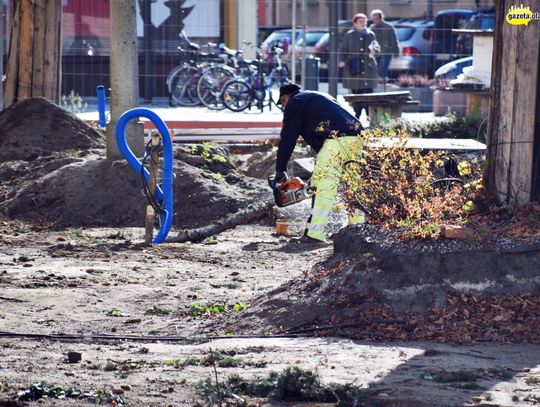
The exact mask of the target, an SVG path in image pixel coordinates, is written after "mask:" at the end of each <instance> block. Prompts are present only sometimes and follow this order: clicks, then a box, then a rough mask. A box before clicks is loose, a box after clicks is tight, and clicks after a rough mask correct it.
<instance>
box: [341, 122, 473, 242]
mask: <svg viewBox="0 0 540 407" xmlns="http://www.w3.org/2000/svg"><path fill="white" fill-rule="evenodd" d="M389 137H390V138H389ZM362 139H363V142H364V148H363V150H362V151H357V152H354V153H353V157H357V158H355V159H354V160H348V161H345V162H343V163H342V167H343V168H344V171H343V174H342V177H341V181H342V193H343V197H344V200H345V204H346V207H347V209H348V211H349V212H351V213H354V212H356V211H358V209H360V210H362V211H363V212H364V213H366V214H367V215H368V216H367V221H368V223H371V224H377V225H381V226H382V227H384V228H389V229H390V228H392V229H397V230H398V231H399V232H400V233H401V234H402V236H403V237H411V238H436V237H438V236H439V235H440V231H441V226H442V225H443V224H454V225H456V224H463V223H465V222H466V217H467V216H468V215H469V214H470V212H472V211H473V210H474V204H473V200H474V199H475V197H476V195H477V194H478V193H479V191H481V190H482V182H481V176H482V172H481V165H480V163H479V162H478V161H462V162H459V163H458V162H456V161H455V160H454V157H452V156H448V155H445V154H444V153H440V152H433V151H431V152H427V153H425V152H422V151H420V150H418V149H408V148H406V144H407V140H408V139H409V134H408V133H407V132H406V131H405V130H403V129H397V130H386V131H385V130H383V129H375V130H365V131H363V132H362ZM381 140H387V141H390V142H389V143H388V144H387V145H386V144H385V145H384V148H381V147H380V145H381Z"/></svg>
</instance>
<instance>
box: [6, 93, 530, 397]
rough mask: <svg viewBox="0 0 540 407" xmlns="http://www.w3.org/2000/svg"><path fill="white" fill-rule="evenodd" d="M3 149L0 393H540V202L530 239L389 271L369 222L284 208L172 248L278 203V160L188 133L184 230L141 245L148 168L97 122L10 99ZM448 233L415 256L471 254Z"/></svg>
mask: <svg viewBox="0 0 540 407" xmlns="http://www.w3.org/2000/svg"><path fill="white" fill-rule="evenodd" d="M0 145H1V146H2V148H1V149H0V179H1V180H2V183H1V184H0V198H1V199H0V407H1V406H4V407H5V406H24V405H27V404H28V403H30V404H39V405H44V406H64V405H65V406H85V405H95V404H102V405H130V406H156V407H157V406H180V405H186V406H197V405H199V406H203V405H222V406H225V405H234V406H242V405H250V406H266V405H267V406H322V405H338V406H349V405H350V406H396V407H399V406H411V407H412V406H415V407H418V406H420V407H422V406H426V407H427V406H437V407H438V406H469V405H474V406H484V407H485V406H529V405H534V404H538V403H540V346H538V343H539V339H538V338H539V328H538V322H537V321H538V318H539V315H540V305H539V304H540V301H539V298H538V284H540V281H539V280H538V276H537V271H538V268H537V267H536V266H535V265H537V264H538V261H539V260H538V239H537V237H538V236H537V231H538V230H539V229H538V223H534V222H533V221H536V222H537V221H538V219H540V216H538V211H536V212H535V211H533V210H531V211H529V215H530V216H533V217H534V219H532V218H524V219H525V220H524V221H523V223H522V224H521V229H522V230H523V231H525V232H526V233H528V234H532V235H531V236H533V238H534V239H532V240H530V241H528V242H525V243H520V244H519V245H517V246H508V245H506V246H504V247H502V246H501V247H495V248H489V247H482V248H481V249H482V250H475V251H469V252H467V251H459V252H456V253H457V256H454V260H452V261H454V264H456V263H455V257H458V259H457V260H459V261H461V263H459V264H465V263H464V259H465V258H469V259H471V258H472V259H473V260H474V258H473V257H471V256H473V255H474V256H476V255H477V254H479V253H480V254H482V253H485V252H487V253H488V256H489V257H486V258H487V259H489V261H485V259H484V260H483V261H479V262H478V267H477V268H476V269H473V270H472V271H469V270H470V269H467V270H464V269H461V268H459V267H454V268H451V269H446V270H445V272H444V273H439V272H436V271H435V269H433V270H432V269H431V268H429V267H427V266H426V267H424V266H420V264H421V263H418V264H419V266H418V267H417V268H418V270H415V269H414V264H415V263H414V262H411V260H410V259H409V260H406V261H405V260H403V256H406V255H407V254H409V253H410V252H414V250H413V249H411V248H409V247H407V246H404V245H400V244H389V246H390V250H395V251H396V255H395V256H393V257H394V258H396V259H401V260H403V264H402V266H403V270H397V271H396V270H390V269H385V266H384V264H383V263H384V261H383V260H384V256H379V257H383V258H377V256H378V255H377V252H376V251H375V247H374V246H373V247H372V246H370V245H371V244H372V243H373V240H372V239H375V236H374V235H370V234H369V230H368V229H362V228H357V229H355V228H346V229H343V230H342V231H340V232H338V233H337V234H336V235H335V238H334V244H333V245H328V246H325V247H314V246H303V245H298V244H296V243H293V242H290V241H289V238H288V237H285V236H278V235H276V233H275V222H276V219H277V217H279V216H281V215H283V213H282V214H281V215H280V213H279V212H275V211H273V210H272V211H268V213H265V214H264V215H265V216H261V217H260V219H259V220H258V221H255V222H252V223H249V224H242V225H239V226H237V227H235V228H233V229H229V230H226V231H224V232H222V233H219V234H217V235H215V236H213V237H210V238H206V239H203V240H200V241H195V242H186V243H174V237H175V236H177V235H178V233H179V231H181V230H186V229H195V228H200V227H204V225H207V224H211V223H213V222H219V221H220V220H221V219H223V218H224V217H226V216H227V215H229V214H231V213H234V212H236V211H238V210H239V209H243V208H248V207H249V206H250V205H251V204H252V203H253V202H259V201H261V200H264V199H269V197H271V193H270V191H269V189H268V184H267V183H266V179H265V178H264V177H263V175H264V174H265V173H267V172H268V171H272V165H271V164H270V165H269V164H268V163H273V162H274V160H275V156H272V154H275V152H273V151H272V149H271V148H270V149H268V148H267V147H264V148H266V149H264V148H263V149H262V150H261V151H258V152H256V153H254V152H252V153H250V154H247V155H243V156H234V155H233V154H229V153H228V152H227V151H226V149H223V148H222V147H221V146H220V147H216V148H215V149H212V150H210V151H209V157H210V159H208V157H207V156H203V155H202V154H201V151H205V150H201V149H200V147H196V146H195V147H193V146H176V147H175V157H174V161H175V166H174V173H175V176H176V177H175V183H174V185H175V186H174V195H175V197H174V201H175V210H174V221H173V227H172V230H171V233H170V236H169V237H168V238H167V241H166V242H165V243H163V244H157V245H145V244H144V243H143V242H144V241H143V238H144V228H143V223H144V214H145V210H146V200H145V198H144V197H143V196H142V194H141V182H140V177H138V175H137V174H134V173H133V170H132V169H131V168H129V167H128V166H127V165H126V163H125V162H124V160H118V161H114V162H112V161H109V160H105V159H104V156H105V147H104V146H105V140H104V138H103V135H102V134H100V133H98V132H96V131H95V130H94V129H92V128H90V127H89V126H87V125H86V124H84V123H83V122H81V121H80V120H78V119H77V118H75V117H74V116H70V115H67V114H66V113H65V112H64V111H62V110H61V109H58V108H57V107H56V106H54V105H52V104H50V103H49V102H46V101H45V100H43V99H29V100H27V101H24V102H21V103H20V104H18V105H16V106H14V107H10V108H8V109H6V110H4V111H2V112H0ZM295 154H296V153H295ZM302 154H303V152H298V155H299V156H301V155H302ZM218 155H219V156H220V157H221V158H220V159H218V160H214V159H212V157H217V156H218ZM224 157H225V158H226V160H225V162H223V158H224ZM254 161H255V162H254ZM246 164H250V165H251V166H252V167H254V166H258V168H257V171H256V172H257V173H258V175H259V178H254V177H253V176H249V175H247V174H248V173H249V171H248V170H246V167H245V166H244V165H246ZM240 170H241V171H240ZM304 203H305V204H306V205H303V204H304ZM306 207H307V208H309V202H308V201H304V202H303V203H301V204H298V205H297V206H294V208H296V209H294V210H295V211H296V210H298V211H300V212H299V213H298V214H297V215H299V216H300V219H305V218H306V213H305V212H304V210H305V209H306ZM291 208H293V207H291ZM537 209H538V208H537ZM285 215H291V213H288V214H285ZM295 219H296V218H295ZM531 225H532V228H531ZM366 239H367V240H366ZM535 239H536V240H535ZM368 240H369V241H368ZM381 240H382V241H383V242H386V243H388V242H389V240H387V239H386V238H385V236H384V235H383V236H382V238H381ZM370 242H371V243H370ZM505 242H507V241H506V240H505ZM438 244H439V243H437V242H429V245H430V250H431V252H429V251H426V252H420V253H421V254H422V253H424V255H423V257H422V256H419V257H418V259H421V260H422V261H424V262H425V261H430V259H431V256H430V255H429V253H437V255H436V256H433V258H437V259H438V258H441V259H442V260H441V261H444V253H449V256H452V255H453V253H454V252H452V250H453V249H455V250H457V249H459V250H462V249H463V248H462V247H461V248H460V247H459V245H455V244H446V245H441V246H440V247H439V246H437V245H438ZM366 248H367V249H366ZM516 248H517V249H516ZM443 249H444V250H443ZM385 250H386V249H385ZM426 250H427V249H426ZM504 250H509V251H508V252H504ZM381 253H386V252H381ZM425 253H428V254H425ZM462 253H463V254H462ZM467 253H469V254H470V253H472V254H470V255H469V254H467ZM501 253H502V255H504V253H507V254H508V255H507V259H508V261H509V262H510V261H511V262H512V263H511V264H512V267H513V269H512V273H510V272H507V271H505V270H504V264H505V258H503V259H502V260H501V258H499V257H496V256H499V255H501ZM439 255H440V256H439ZM400 256H401V257H400ZM412 259H413V260H414V258H412ZM401 260H400V261H401ZM407 262H408V263H407ZM422 264H423V263H422ZM441 264H442V263H441ZM468 264H472V265H473V266H474V265H475V264H476V263H474V261H472V262H471V261H469V263H468ZM480 265H481V266H482V267H480ZM492 266H494V267H492ZM495 266H496V267H495ZM405 269H408V270H409V271H406V270H405ZM501 270H502V271H501ZM416 277H417V280H416V279H415V278H416ZM454 277H456V278H455V279H454ZM397 278H400V279H401V280H399V281H398V280H397ZM469 280H470V281H469ZM473 280H478V281H480V282H475V281H473ZM401 281H403V284H401V283H400V282H401ZM485 281H488V282H490V284H491V282H493V284H491V285H485V284H484V282H485ZM398 282H399V284H398ZM415 284H417V285H418V287H415ZM430 284H431V285H430ZM396 285H397V287H396ZM449 285H451V286H452V287H453V288H454V290H456V289H457V293H454V294H448V301H449V302H450V304H447V307H446V308H444V307H442V305H443V304H442V303H441V301H442V300H446V299H447V298H446V293H447V291H445V290H448V287H449ZM456 287H457V288H456ZM460 287H461V288H460ZM495 289H496V290H495ZM422 290H424V291H422ZM460 290H461V291H460ZM482 290H483V291H485V292H486V293H489V294H490V295H491V297H488V298H487V299H486V298H482V296H481V294H482ZM490 290H492V291H490ZM493 290H495V291H493ZM431 291H433V293H431ZM528 291H529V292H528ZM471 292H474V293H475V294H474V295H473V294H471ZM370 293H377V294H378V297H377V298H376V297H375V296H370ZM448 293H450V290H448ZM432 297H433V298H434V299H435V300H437V301H438V304H439V305H441V308H440V309H437V310H431V309H430V308H429V307H428V306H427V305H425V304H424V303H428V301H427V300H431V299H432ZM394 300H395V301H394ZM407 304H411V309H410V311H411V312H409V310H408V309H407ZM432 305H433V304H432ZM413 311H414V312H413ZM432 311H433V312H432ZM350 318H356V319H354V320H351V319H350ZM350 322H352V323H350ZM321 328H324V329H321ZM413 339H416V340H413ZM298 369H302V370H298ZM270 372H277V374H278V375H279V376H278V378H279V380H278V379H276V376H275V375H274V376H271V378H273V379H265V378H268V375H269V374H270ZM295 372H301V374H300V376H297V377H296V380H293V379H294V373H295ZM234 375H237V378H236V379H234V380H232V379H231V377H232V376H234ZM254 380H255V381H254ZM317 380H319V381H320V383H319V382H317ZM233 383H236V384H237V385H238V386H239V385H240V384H242V383H243V384H244V387H243V388H244V390H246V391H236V392H229V390H230V386H231V385H232V384H233ZM269 383H270V384H271V385H272V386H275V388H274V391H273V392H272V391H268V392H267V393H266V397H263V396H261V392H262V388H268V386H269ZM248 384H249V385H248ZM225 385H227V386H229V387H228V388H225V387H226V386H225ZM216 386H217V387H216ZM264 386H267V387H264ZM237 388H238V389H239V387H237ZM255 389H258V390H257V391H255ZM247 390H250V391H247ZM278 390H279V391H278ZM316 390H317V391H318V392H317V391H316Z"/></svg>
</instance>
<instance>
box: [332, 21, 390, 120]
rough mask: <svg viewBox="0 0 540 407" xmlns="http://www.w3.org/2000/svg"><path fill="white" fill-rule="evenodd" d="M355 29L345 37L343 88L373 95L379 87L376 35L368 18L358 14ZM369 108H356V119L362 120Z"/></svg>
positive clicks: (343, 47) (358, 106)
mask: <svg viewBox="0 0 540 407" xmlns="http://www.w3.org/2000/svg"><path fill="white" fill-rule="evenodd" d="M352 23H353V26H354V28H353V29H352V30H349V31H348V32H347V33H346V34H345V36H344V37H343V42H342V45H341V60H340V61H339V66H340V67H342V68H343V87H345V88H347V89H350V92H351V93H354V94H359V93H372V92H373V89H375V87H376V86H377V80H378V78H377V61H376V56H377V53H378V52H379V50H380V47H379V44H378V42H377V38H376V37H375V34H374V33H373V32H372V31H371V30H369V29H368V28H367V17H366V15H365V14H362V13H358V14H355V15H354V16H353V18H352ZM363 108H365V109H366V113H368V108H367V106H360V105H356V106H355V109H354V111H355V113H356V117H357V118H360V115H361V114H362V109H363Z"/></svg>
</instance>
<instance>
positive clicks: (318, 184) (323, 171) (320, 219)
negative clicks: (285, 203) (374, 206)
mask: <svg viewBox="0 0 540 407" xmlns="http://www.w3.org/2000/svg"><path fill="white" fill-rule="evenodd" d="M361 148H362V141H361V139H360V137H357V136H346V137H338V138H331V139H328V140H326V141H325V142H324V144H323V147H322V148H321V150H320V151H319V153H318V154H317V158H316V159H315V168H314V170H313V176H312V177H311V183H310V184H311V186H313V187H315V188H316V192H315V195H314V198H313V202H312V206H311V216H310V217H309V220H308V223H307V227H306V235H307V236H309V237H311V238H313V239H317V240H325V239H326V233H325V228H326V225H328V216H329V215H330V211H331V210H332V207H333V206H334V201H335V199H336V193H337V189H338V186H339V181H340V178H341V173H342V171H343V170H342V164H343V162H344V161H346V160H349V159H352V158H353V154H358V153H359V152H360V151H361ZM362 221H363V216H362V215H354V216H353V217H349V224H353V223H360V222H362Z"/></svg>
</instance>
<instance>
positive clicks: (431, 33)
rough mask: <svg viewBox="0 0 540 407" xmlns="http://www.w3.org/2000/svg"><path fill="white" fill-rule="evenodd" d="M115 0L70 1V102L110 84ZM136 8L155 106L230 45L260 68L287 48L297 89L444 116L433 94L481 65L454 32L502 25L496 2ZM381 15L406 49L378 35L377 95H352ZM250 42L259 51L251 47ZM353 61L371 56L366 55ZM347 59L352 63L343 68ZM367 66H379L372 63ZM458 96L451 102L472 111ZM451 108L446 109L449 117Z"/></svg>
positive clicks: (66, 12)
mask: <svg viewBox="0 0 540 407" xmlns="http://www.w3.org/2000/svg"><path fill="white" fill-rule="evenodd" d="M109 1H110V0H93V1H87V0H62V5H63V12H62V35H63V44H62V67H61V69H62V75H61V78H62V84H61V88H62V91H61V93H62V94H63V95H68V94H70V93H74V94H76V95H80V96H81V97H82V98H85V99H87V100H93V98H95V96H96V87H97V86H98V85H103V86H105V88H109V87H110V85H111V84H110V77H109V65H110V58H111V55H110V12H109V8H110V4H109ZM134 2H135V5H136V14H137V36H138V37H137V46H138V55H139V58H138V64H139V67H138V68H139V90H140V96H141V100H145V101H147V102H151V101H154V102H156V101H167V100H168V99H169V96H170V87H169V86H168V85H167V77H168V75H169V73H170V72H171V71H172V70H173V69H175V67H177V66H179V65H182V64H184V63H189V62H190V60H192V59H193V52H194V50H195V49H194V48H190V47H194V46H195V45H197V46H198V47H199V49H198V50H195V51H196V52H198V53H209V52H213V51H215V50H216V47H217V44H219V43H226V45H227V46H228V47H229V48H232V49H236V48H243V49H244V51H245V56H244V58H245V59H246V60H250V59H256V57H257V54H256V53H255V49H256V47H257V46H260V47H261V48H260V58H261V59H262V60H264V62H266V63H271V62H272V61H271V57H270V56H269V54H270V53H269V50H270V49H271V47H272V46H275V45H278V46H279V47H281V48H282V49H283V51H284V52H283V55H282V59H283V62H284V64H285V65H286V67H287V68H288V72H289V73H290V74H293V72H294V77H293V78H291V80H296V81H299V82H302V83H303V84H304V85H305V87H309V88H315V89H319V90H325V89H328V85H327V84H328V83H329V82H331V81H337V83H338V86H337V89H338V93H341V94H345V93H354V92H353V91H355V90H358V89H364V90H367V91H370V92H371V91H381V90H382V91H387V90H394V89H413V88H423V89H425V91H424V92H423V94H422V95H420V94H418V95H415V96H414V97H416V98H418V99H417V100H420V104H419V105H417V106H416V107H410V108H409V109H417V110H419V111H433V109H437V108H439V107H440V106H435V107H434V106H433V96H432V95H433V93H434V92H435V91H436V90H440V89H443V88H446V87H447V86H448V82H449V81H450V80H452V79H454V78H456V76H457V75H458V74H459V73H460V72H461V69H462V68H463V67H465V66H469V65H472V58H471V55H472V48H473V37H472V36H471V35H470V34H467V33H465V32H461V33H460V32H456V31H455V30H456V29H460V28H468V29H479V30H490V29H491V30H492V29H493V28H494V24H495V23H494V12H493V9H492V7H493V4H494V2H493V1H489V0H486V1H481V0H454V1H439V0H427V1H411V0H386V1H377V2H375V1H355V0H326V1H324V0H323V1H312V0H236V1H232V2H231V1H224V0H168V1H167V0H134ZM10 4H11V2H10V1H8V0H3V1H2V6H3V7H2V9H3V13H2V19H3V20H2V25H3V27H4V30H3V32H2V40H3V41H2V47H1V48H0V50H2V49H3V52H1V53H0V54H3V58H2V59H3V64H2V65H3V67H5V65H6V62H7V61H6V59H7V58H6V55H7V49H8V46H9V36H8V33H9V11H10ZM294 5H296V7H294ZM374 9H380V10H381V11H382V12H383V13H384V18H385V20H386V21H387V22H388V23H389V24H390V28H388V30H391V31H392V32H394V33H395V35H396V40H397V49H390V48H388V47H387V46H386V45H387V44H386V40H385V38H384V37H385V33H384V31H382V33H383V34H380V33H381V31H380V30H379V31H378V32H379V34H378V35H379V38H378V39H377V42H378V46H379V49H378V50H376V51H377V52H376V57H375V60H376V62H377V66H376V68H375V70H374V71H373V70H372V72H371V73H370V75H372V76H373V78H372V79H373V80H374V81H373V82H372V83H373V86H357V88H356V89H355V88H354V87H351V86H355V85H354V83H355V82H354V81H353V84H351V79H354V78H356V77H358V76H359V75H362V73H354V74H353V73H352V72H351V70H350V69H349V66H348V65H347V64H348V62H347V61H346V59H347V58H349V59H350V52H351V51H350V50H348V51H347V52H349V54H345V52H344V39H345V38H346V37H347V36H349V35H351V33H353V34H354V33H356V31H357V30H358V27H355V26H354V25H353V24H352V22H351V19H352V17H353V16H354V15H356V14H357V13H364V14H365V15H366V17H367V22H366V26H367V27H371V28H372V29H373V31H374V32H377V24H376V23H377V21H374V19H373V17H372V16H371V13H370V12H371V11H372V10H374ZM332 10H334V11H335V12H336V13H337V14H336V15H335V17H337V18H336V19H334V22H332V23H330V22H329V15H331V14H332ZM293 11H294V12H293ZM335 21H337V23H336V22H335ZM251 27H254V29H252V28H251ZM293 27H294V29H293ZM0 28H1V27H0ZM355 28H356V29H355ZM293 31H294V35H295V37H294V38H293ZM360 31H361V30H360ZM381 35H382V36H381ZM334 36H335V37H337V40H336V41H334V40H333V38H334ZM244 37H245V38H244ZM243 40H247V41H249V42H250V43H249V44H246V42H243ZM209 43H210V44H209ZM367 45H368V46H371V44H367ZM354 52H357V53H366V52H368V53H369V51H368V50H366V49H362V50H356V51H354ZM314 58H318V59H316V60H314ZM341 60H343V63H341V64H339V62H340V61H341ZM456 60H458V61H459V63H456V64H455V66H450V67H448V68H447V69H446V70H444V72H443V71H441V70H439V71H438V69H439V68H440V67H441V66H443V65H445V64H447V63H448V62H451V61H456ZM314 61H316V62H314ZM332 61H334V62H335V63H337V64H339V65H340V66H339V67H338V68H337V69H336V70H335V72H334V70H332V69H329V68H330V65H332V64H334V62H332ZM368 62H369V63H371V59H369V61H368ZM224 63H225V62H224ZM306 69H307V71H306ZM366 70H367V69H364V72H365V71H366ZM3 72H5V69H4V71H3ZM330 72H334V73H330ZM436 73H438V75H437V77H436ZM325 84H326V85H325ZM488 85H489V84H488ZM415 92H420V91H419V90H418V91H416V90H415ZM458 93H459V92H456V96H455V101H454V102H452V103H463V101H462V100H463V98H462V97H461V98H460V95H458ZM424 94H425V95H424ZM460 101H461V102H460ZM442 103H448V101H443V102H442ZM444 107H445V105H442V108H443V110H444ZM462 108H463V106H461V109H462ZM439 110H440V109H439Z"/></svg>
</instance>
